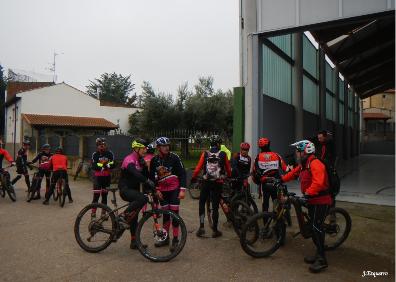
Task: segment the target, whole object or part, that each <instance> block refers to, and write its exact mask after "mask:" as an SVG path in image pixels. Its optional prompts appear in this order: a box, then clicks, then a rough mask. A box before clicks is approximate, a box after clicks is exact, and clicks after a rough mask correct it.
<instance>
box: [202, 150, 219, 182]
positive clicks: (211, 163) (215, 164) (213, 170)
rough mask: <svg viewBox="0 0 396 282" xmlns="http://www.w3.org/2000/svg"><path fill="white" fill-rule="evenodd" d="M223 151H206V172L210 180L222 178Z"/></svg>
mask: <svg viewBox="0 0 396 282" xmlns="http://www.w3.org/2000/svg"><path fill="white" fill-rule="evenodd" d="M220 153H221V151H218V152H217V153H211V152H209V151H208V152H206V172H205V176H206V178H207V179H210V180H217V179H220V176H221V159H220Z"/></svg>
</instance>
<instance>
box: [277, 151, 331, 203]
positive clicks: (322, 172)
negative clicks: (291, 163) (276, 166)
mask: <svg viewBox="0 0 396 282" xmlns="http://www.w3.org/2000/svg"><path fill="white" fill-rule="evenodd" d="M297 177H299V180H300V185H301V192H302V193H303V194H305V195H308V196H309V197H310V198H309V199H308V204H311V205H331V204H332V201H333V200H332V199H331V196H330V193H329V192H328V189H329V179H328V176H327V171H326V167H325V165H324V164H323V163H322V162H321V161H320V160H318V159H317V158H316V157H315V156H314V155H312V156H310V157H309V158H308V160H307V162H306V164H305V167H304V168H303V167H302V166H301V165H299V166H297V167H295V168H294V169H293V170H292V171H290V172H289V173H287V174H286V175H283V176H282V181H283V182H288V181H291V180H293V179H296V178H297Z"/></svg>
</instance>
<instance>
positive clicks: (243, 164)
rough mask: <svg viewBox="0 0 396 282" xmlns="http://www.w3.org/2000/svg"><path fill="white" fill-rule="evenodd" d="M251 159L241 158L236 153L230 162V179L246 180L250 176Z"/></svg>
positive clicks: (248, 157) (247, 157)
mask: <svg viewBox="0 0 396 282" xmlns="http://www.w3.org/2000/svg"><path fill="white" fill-rule="evenodd" d="M251 163H252V159H251V158H250V156H246V157H244V156H242V155H241V153H237V154H235V155H234V157H233V158H232V160H231V168H232V177H235V178H239V179H242V180H243V179H247V178H248V177H249V175H250V168H251Z"/></svg>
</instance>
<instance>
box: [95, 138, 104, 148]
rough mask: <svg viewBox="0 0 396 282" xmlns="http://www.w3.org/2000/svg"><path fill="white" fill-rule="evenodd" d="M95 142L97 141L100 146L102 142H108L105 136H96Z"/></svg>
mask: <svg viewBox="0 0 396 282" xmlns="http://www.w3.org/2000/svg"><path fill="white" fill-rule="evenodd" d="M95 143H96V146H99V145H101V144H104V143H106V139H105V138H101V137H99V138H96V140H95Z"/></svg>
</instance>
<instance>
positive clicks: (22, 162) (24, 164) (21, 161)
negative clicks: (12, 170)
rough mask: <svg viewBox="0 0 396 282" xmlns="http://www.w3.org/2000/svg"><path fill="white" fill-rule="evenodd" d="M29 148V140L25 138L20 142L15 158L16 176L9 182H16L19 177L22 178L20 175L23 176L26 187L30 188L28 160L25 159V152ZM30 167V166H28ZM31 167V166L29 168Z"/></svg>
mask: <svg viewBox="0 0 396 282" xmlns="http://www.w3.org/2000/svg"><path fill="white" fill-rule="evenodd" d="M29 148H30V141H29V140H27V139H25V140H23V142H22V148H21V149H19V151H18V154H17V158H16V167H17V170H16V172H17V176H16V177H15V178H14V179H13V180H12V181H11V184H12V185H14V184H15V183H17V181H18V180H19V179H21V178H22V175H23V176H24V177H25V183H26V186H27V188H28V189H30V179H29V173H28V170H27V168H28V161H27V152H28V150H29ZM29 168H30V167H29ZM30 169H32V168H30Z"/></svg>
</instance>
